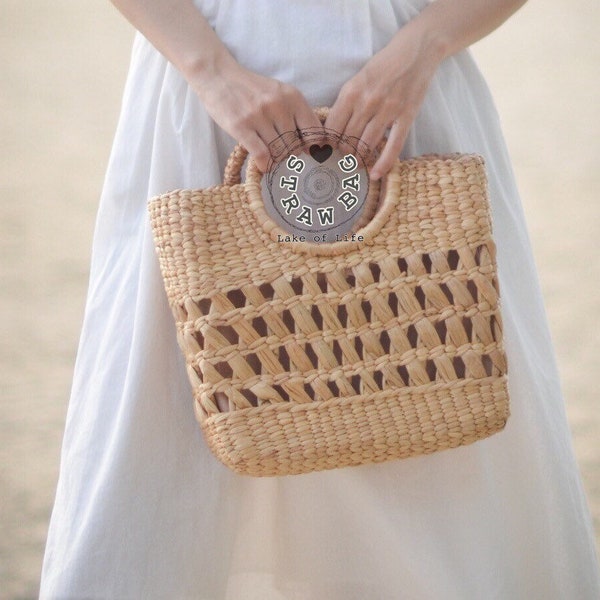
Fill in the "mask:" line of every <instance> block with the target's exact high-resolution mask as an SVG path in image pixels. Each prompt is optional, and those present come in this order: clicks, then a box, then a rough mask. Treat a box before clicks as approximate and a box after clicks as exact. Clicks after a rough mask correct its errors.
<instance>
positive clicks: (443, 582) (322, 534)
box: [41, 0, 600, 600]
mask: <svg viewBox="0 0 600 600" xmlns="http://www.w3.org/2000/svg"><path fill="white" fill-rule="evenodd" d="M196 4H197V6H198V8H199V9H200V10H202V12H203V14H204V15H205V16H206V18H207V19H208V20H209V22H210V24H211V25H212V26H213V27H214V28H215V30H216V32H217V34H218V35H219V37H220V38H221V40H223V42H224V43H225V44H226V45H227V46H228V47H229V49H230V50H231V52H232V53H233V55H234V56H235V57H236V58H237V59H238V60H239V61H240V63H242V64H243V65H244V66H246V67H248V68H250V69H252V70H253V71H256V72H258V73H262V74H264V75H268V76H271V77H274V78H277V79H280V80H282V81H286V82H291V83H293V84H295V85H296V86H297V87H298V88H299V89H300V90H301V91H302V92H303V93H304V94H305V96H306V98H307V99H308V100H309V102H310V103H311V104H312V105H315V106H317V105H331V104H332V103H333V101H334V100H335V98H336V95H337V92H338V91H339V89H340V87H341V85H342V84H343V83H344V82H345V81H346V80H347V79H349V78H350V77H351V76H352V75H353V74H355V73H356V72H357V70H358V69H359V68H360V67H361V66H362V65H363V64H364V63H365V62H366V61H367V60H368V59H369V58H370V57H371V56H372V55H373V53H375V52H376V51H378V50H379V49H381V48H382V47H383V46H384V45H385V44H386V43H387V42H388V41H389V40H390V39H391V37H392V36H393V35H394V33H395V32H396V31H397V30H398V28H399V27H401V26H402V25H403V24H404V23H406V22H407V21H408V20H410V19H411V18H413V17H414V16H415V15H417V14H418V12H419V11H420V10H421V9H422V8H423V7H424V6H425V5H426V0H370V1H367V0H328V1H327V2H325V1H322V0H304V1H302V2H297V1H294V0H273V1H271V2H270V1H269V0H253V1H252V2H248V1H247V0H196ZM234 143H235V141H234V140H233V139H232V138H230V137H229V136H228V135H227V134H225V133H224V132H223V131H222V130H221V129H220V128H219V127H217V126H216V125H215V124H214V122H213V121H212V120H211V118H210V117H209V116H208V114H207V113H206V111H205V110H204V108H203V106H202V104H201V102H200V101H199V100H198V98H197V96H196V95H195V94H194V92H193V91H192V90H191V89H190V88H189V87H188V85H187V84H186V82H185V80H184V79H183V78H182V76H181V75H180V73H179V72H178V71H177V70H176V69H175V68H174V67H173V66H172V65H171V64H169V63H168V62H167V61H166V60H165V59H164V57H163V56H162V55H161V54H159V53H158V52H157V51H156V50H155V49H154V48H153V47H152V46H151V44H150V43H149V42H148V41H147V40H145V39H144V38H143V37H142V36H141V35H139V34H138V35H137V37H136V39H135V42H134V48H133V55H132V62H131V68H130V73H129V77H128V80H127V84H126V88H125V92H124V99H123V106H122V113H121V117H120V121H119V125H118V129H117V132H116V137H115V142H114V147H113V151H112V154H111V158H110V163H109V166H108V172H107V175H106V181H105V186H104V189H103V193H102V197H101V202H100V208H99V214H98V220H97V226H96V231H95V236H94V245H93V259H92V265H91V275H90V284H89V296H88V300H87V307H86V312H85V322H84V326H83V331H82V335H81V342H80V347H79V353H78V357H77V362H76V369H75V376H74V382H73V389H72V396H71V401H70V406H69V411H68V418H67V424H66V431H65V437H64V445H63V452H62V463H61V472H60V479H59V483H58V490H57V496H56V502H55V506H54V511H53V514H52V520H51V524H50V530H49V534H48V541H47V547H46V554H45V559H44V566H43V574H42V582H41V597H42V598H43V599H66V598H69V599H75V600H84V599H106V600H121V599H136V600H137V599H139V600H154V599H157V600H158V599H169V600H178V599H188V598H189V599H194V600H224V599H226V600H253V599H257V600H258V599H260V600H284V599H285V600H397V599H407V600H413V599H414V600H441V599H444V600H449V599H450V600H471V599H472V600H493V599H498V600H532V599H536V600H537V599H542V598H543V599H544V600H555V599H563V600H592V599H598V598H600V584H599V577H598V570H597V562H596V556H595V550H594V541H593V532H592V527H591V522H590V518H589V514H588V508H587V506H586V501H585V497H584V494H583V491H582V486H581V482H580V477H579V472H578V469H577V466H576V463H575V461H574V456H573V451H572V446H571V439H570V433H569V429H568V426H567V420H566V416H565V410H564V407H563V399H562V396H561V390H560V382H559V377H558V373H557V368H556V364H555V357H554V354H553V348H552V344H551V339H550V336H549V330H548V325H547V321H546V315H545V310H544V305H543V301H542V296H541V292H540V286H539V283H538V278H537V273H536V269H535V264H534V260H533V257H532V252H531V248H530V242H529V238H528V232H527V229H526V223H525V219H524V215H523V211H522V207H521V203H520V199H519V195H518V192H517V190H516V188H515V180H514V177H513V173H512V170H511V166H510V162H509V158H508V156H507V152H506V147H505V145H504V141H503V138H502V134H501V130H500V125H499V121H498V116H497V114H496V111H495V108H494V105H493V102H492V99H491V98H490V95H489V92H488V89H487V86H486V84H485V82H484V81H483V79H482V77H481V75H480V73H479V71H478V69H477V68H476V66H475V64H474V62H473V60H472V58H471V56H470V54H469V53H468V52H467V51H465V52H461V53H459V54H457V55H456V56H454V57H451V58H449V59H447V60H445V61H444V62H443V63H442V64H441V66H440V67H439V69H438V71H437V74H436V76H435V78H434V80H433V82H432V84H431V87H430V89H429V91H428V94H427V97H426V99H425V102H424V104H423V106H422V109H421V111H420V113H419V115H418V117H417V119H416V121H415V123H414V126H413V127H412V130H411V132H410V135H409V137H408V141H407V143H406V146H405V148H404V150H403V155H405V156H409V155H419V154H423V153H428V152H456V151H462V152H477V153H480V154H482V155H483V156H484V157H485V160H486V163H487V168H488V175H489V183H490V190H491V200H492V209H493V225H494V235H495V239H496V243H497V245H498V257H497V259H498V269H499V282H500V289H501V294H502V310H503V319H504V335H505V343H506V350H507V356H508V361H509V381H510V382H509V390H510V394H511V400H512V406H511V410H512V415H511V417H510V419H509V422H508V424H507V426H506V429H505V430H504V431H503V432H502V433H500V434H497V435H495V436H493V437H491V438H489V439H487V440H484V441H480V442H478V443H476V444H474V445H471V446H467V447H462V448H458V449H454V450H448V451H445V452H440V453H437V454H434V455H429V456H426V457H418V458H411V459H407V460H399V461H392V462H388V463H382V464H378V465H367V466H361V467H350V468H345V469H338V470H334V471H326V472H319V473H311V474H307V475H300V476H291V477H281V478H251V477H243V476H239V475H236V474H234V473H233V472H231V471H229V470H228V469H227V468H226V467H225V466H223V465H222V464H221V463H219V462H218V461H217V460H216V459H215V458H213V456H212V455H211V454H210V452H209V451H208V449H207V446H206V445H205V443H204V439H203V437H202V434H201V432H200V429H199V426H198V425H197V424H196V421H195V418H194V414H193V403H192V398H191V392H190V387H189V384H188V379H187V375H186V371H185V365H184V361H183V359H182V357H181V356H180V351H179V348H178V346H177V342H176V336H175V327H174V322H173V318H172V316H171V312H170V309H169V306H168V304H167V300H166V296H165V293H164V290H163V285H162V280H161V277H160V272H159V267H158V259H157V257H156V254H155V252H154V248H153V243H152V237H151V233H150V229H149V224H148V215H147V210H146V202H147V200H148V198H150V197H152V196H153V195H156V194H160V193H163V192H165V191H167V190H170V189H175V188H184V187H196V188H203V187H207V186H210V185H213V184H217V183H219V182H220V181H221V180H222V173H223V167H224V164H225V161H226V158H227V156H228V154H229V152H230V150H231V149H232V148H233V145H234Z"/></svg>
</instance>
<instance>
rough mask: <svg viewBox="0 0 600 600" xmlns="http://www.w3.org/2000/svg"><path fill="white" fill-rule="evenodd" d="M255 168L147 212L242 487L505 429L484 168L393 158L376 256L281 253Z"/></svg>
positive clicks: (375, 236) (220, 451) (215, 444)
mask: <svg viewBox="0 0 600 600" xmlns="http://www.w3.org/2000/svg"><path fill="white" fill-rule="evenodd" d="M245 156H246V152H245V151H244V150H243V149H242V148H241V147H239V146H238V147H236V149H235V150H234V152H233V153H232V155H231V156H230V158H229V163H228V165H227V168H226V171H225V181H224V183H223V184H222V185H219V186H214V187H210V188H208V189H202V190H177V191H173V192H169V193H166V194H164V195H162V196H160V197H157V198H154V199H152V200H151V201H150V204H149V210H150V214H151V223H152V228H153V234H154V239H155V243H156V248H157V251H158V255H159V260H160V267H161V271H162V275H163V278H164V283H165V288H166V291H167V295H168V298H169V303H170V306H171V308H172V310H173V314H174V316H175V321H176V324H177V331H178V340H179V344H180V347H181V349H182V351H183V353H184V355H185V358H186V362H187V368H188V373H189V378H190V381H191V384H192V388H193V392H194V400H195V402H194V405H195V409H196V417H197V419H198V421H199V423H200V425H201V428H202V430H203V433H204V436H205V439H206V441H207V443H208V445H209V447H210V448H211V450H212V451H213V453H214V454H215V455H216V456H217V457H218V458H219V459H220V460H221V461H222V462H223V463H225V464H226V465H228V466H229V467H230V468H232V469H233V470H235V471H236V472H238V473H242V474H249V475H255V476H265V475H286V474H298V473H306V472H309V471H318V470H323V469H332V468H337V467H343V466H349V465H360V464H364V463H376V462H382V461H386V460H390V459H396V458H406V457H410V456H414V455H419V454H428V453H431V452H434V451H437V450H443V449H446V448H453V447H456V446H460V445H465V444H470V443H472V442H475V441H476V440H480V439H482V438H485V437H487V436H489V435H492V434H493V433H495V432H498V431H500V430H501V429H502V428H503V427H504V425H505V423H506V420H507V418H508V415H509V403H508V392H507V375H506V374H507V364H506V356H505V353H504V349H503V344H502V320H501V315H500V307H499V290H498V280H497V274H496V261H495V255H496V249H495V245H494V242H493V239H492V236H491V234H492V232H491V219H490V207H489V202H488V197H487V189H486V175H485V169H484V162H483V159H482V158H481V157H479V156H475V155H459V154H456V155H449V156H424V157H419V158H413V159H410V160H397V161H396V163H395V165H394V166H393V168H392V170H391V172H390V173H389V174H388V175H387V176H386V177H385V178H384V181H383V185H382V189H381V190H378V191H379V192H380V194H381V197H380V198H381V199H380V202H379V206H378V207H377V211H376V213H375V214H374V216H373V215H371V216H372V218H370V220H369V221H368V222H367V223H366V224H364V223H363V225H362V226H361V227H360V228H359V229H358V231H357V233H358V234H361V236H362V238H363V241H360V242H359V241H355V242H352V241H349V242H344V241H339V242H332V243H327V244H316V243H309V242H307V243H304V244H299V243H287V244H285V243H281V242H279V241H278V239H281V238H278V235H282V234H283V235H285V233H286V232H285V231H283V230H282V229H281V228H279V226H277V225H276V224H275V223H274V222H273V221H272V220H271V219H270V217H269V216H268V215H267V213H266V211H265V207H264V201H263V198H262V196H261V177H262V173H261V172H260V171H259V170H258V169H257V168H256V166H255V164H254V162H253V161H252V160H249V161H248V165H247V168H246V180H245V182H244V183H239V180H240V173H241V169H242V163H243V162H244V159H245ZM374 187H375V186H374ZM219 394H220V396H221V398H226V399H227V402H223V401H217V396H218V395H219Z"/></svg>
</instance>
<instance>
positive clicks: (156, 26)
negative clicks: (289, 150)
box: [112, 0, 323, 172]
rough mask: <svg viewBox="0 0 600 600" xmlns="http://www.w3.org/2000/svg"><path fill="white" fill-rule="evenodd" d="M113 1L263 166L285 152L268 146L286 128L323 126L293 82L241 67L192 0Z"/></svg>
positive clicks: (217, 121)
mask: <svg viewBox="0 0 600 600" xmlns="http://www.w3.org/2000/svg"><path fill="white" fill-rule="evenodd" d="M112 2H113V4H114V5H115V6H116V7H117V8H118V9H119V10H120V11H121V12H122V13H123V15H124V16H125V17H126V18H127V19H128V20H129V21H130V22H131V23H132V24H133V25H134V27H135V28H136V29H137V30H138V31H140V32H141V33H142V34H143V35H144V36H145V37H146V38H147V39H148V40H150V42H151V43H152V44H153V45H154V46H155V47H156V49H157V50H159V51H160V52H161V53H162V54H164V56H165V57H166V58H167V59H168V60H170V61H171V62H172V63H173V64H174V65H175V66H176V67H177V68H178V69H179V71H180V72H181V73H182V75H183V76H184V77H185V79H186V80H187V82H188V83H189V84H190V85H191V86H192V88H193V89H194V90H195V91H196V93H197V94H198V96H199V98H200V99H201V101H202V102H203V104H204V106H205V108H206V110H207V111H208V114H209V115H210V116H211V117H212V118H213V119H214V120H215V122H216V123H217V124H218V125H219V126H220V127H222V128H223V129H224V130H225V131H226V132H227V133H228V134H229V135H231V136H232V137H233V138H235V139H236V140H238V141H239V142H241V143H242V144H243V146H244V147H245V148H246V149H247V150H248V152H249V153H250V154H251V155H252V158H253V159H254V160H255V162H256V163H257V166H258V167H259V169H261V171H263V172H264V171H266V170H267V167H268V165H269V159H270V158H273V159H275V160H277V159H278V158H282V157H281V156H279V157H278V156H272V153H271V152H270V151H269V144H271V143H272V142H274V141H275V140H277V138H278V137H279V136H280V135H281V134H282V133H287V132H292V135H293V133H294V132H296V131H297V129H304V128H309V127H316V128H318V129H317V131H320V130H321V129H322V127H323V125H322V124H321V122H320V121H319V119H318V118H317V116H316V115H315V114H314V112H313V110H312V109H311V107H310V106H309V104H308V102H307V101H306V99H305V98H304V96H303V95H302V94H301V93H300V92H299V91H298V90H297V89H296V88H295V87H294V86H292V85H289V84H285V83H282V82H280V81H277V80H275V79H272V78H269V77H264V76H262V75H258V74H256V73H253V72H252V71H249V70H248V69H245V68H243V67H242V66H241V65H240V64H239V63H238V62H237V61H236V60H235V58H234V57H233V56H232V54H231V53H230V52H229V50H228V49H227V48H226V47H225V45H224V44H223V43H222V42H221V40H220V39H219V38H218V36H217V34H216V33H215V31H214V30H213V29H212V27H211V26H210V25H209V23H208V22H207V20H206V19H205V18H204V16H203V15H202V13H201V12H200V10H199V9H198V8H197V7H196V6H195V5H194V3H193V2H192V0H112ZM297 139H298V138H297ZM313 139H315V138H313V137H311V140H313ZM316 139H318V137H317V138H316Z"/></svg>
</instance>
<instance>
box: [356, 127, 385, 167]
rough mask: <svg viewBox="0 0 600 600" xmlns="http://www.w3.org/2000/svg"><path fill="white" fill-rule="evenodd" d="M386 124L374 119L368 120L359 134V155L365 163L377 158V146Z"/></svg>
mask: <svg viewBox="0 0 600 600" xmlns="http://www.w3.org/2000/svg"><path fill="white" fill-rule="evenodd" d="M387 129H388V127H387V125H385V124H384V123H382V122H378V121H377V120H376V119H372V120H371V121H369V122H368V123H367V125H366V127H365V129H364V131H363V132H362V134H361V136H360V141H361V144H360V151H361V156H362V157H363V159H364V160H365V161H366V162H367V163H372V162H375V160H376V158H377V147H378V146H379V144H380V143H381V141H382V140H383V138H384V136H385V132H386V130H387Z"/></svg>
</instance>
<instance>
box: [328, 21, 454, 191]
mask: <svg viewBox="0 0 600 600" xmlns="http://www.w3.org/2000/svg"><path fill="white" fill-rule="evenodd" d="M412 24H413V22H411V23H408V24H407V25H405V26H404V27H403V28H402V29H400V30H399V31H398V33H397V34H396V35H395V36H394V37H393V38H392V40H391V41H390V43H389V44H388V45H387V46H386V47H385V48H383V49H382V50H380V51H379V52H378V53H377V54H375V55H374V56H373V57H372V58H371V59H370V60H369V61H368V62H367V63H366V64H365V65H364V67H363V68H362V69H361V70H360V71H359V72H358V73H357V74H356V75H355V76H354V77H352V78H351V79H349V80H348V81H347V82H346V83H345V84H344V85H343V86H342V88H341V89H340V92H339V95H338V97H337V99H336V101H335V103H334V104H333V106H332V107H331V109H330V111H329V115H328V117H327V120H326V121H325V127H326V128H328V129H332V130H334V131H335V132H336V133H339V134H343V135H348V136H352V137H354V138H360V140H361V141H362V142H363V143H364V144H366V147H367V148H368V149H369V150H370V151H373V150H374V149H375V148H376V147H377V145H378V144H379V143H380V142H381V140H382V139H383V137H384V134H385V132H386V130H387V129H388V128H389V129H390V132H389V135H388V140H387V143H386V144H385V147H384V148H383V150H382V152H381V155H380V156H379V158H378V159H377V161H376V162H375V164H374V165H373V166H372V168H371V169H370V176H371V178H372V179H379V178H380V177H382V176H383V175H385V174H386V173H387V172H388V171H389V170H390V168H391V167H392V165H393V163H394V161H395V160H396V159H397V158H398V155H399V154H400V152H401V150H402V147H403V146H404V141H405V140H406V136H407V134H408V131H409V129H410V126H411V125H412V122H413V121H414V119H415V117H416V116H417V113H418V112H419V109H420V107H421V104H422V102H423V99H424V98H425V94H426V92H427V89H428V87H429V83H430V81H431V79H432V77H433V75H434V73H435V70H436V68H437V66H438V64H439V62H440V61H441V60H442V59H443V52H442V50H441V48H440V47H439V45H438V44H437V43H436V41H435V40H432V39H429V38H428V36H426V35H423V34H422V33H421V32H420V30H419V28H418V27H411V25H412Z"/></svg>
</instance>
